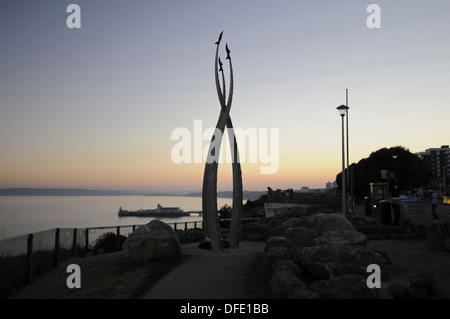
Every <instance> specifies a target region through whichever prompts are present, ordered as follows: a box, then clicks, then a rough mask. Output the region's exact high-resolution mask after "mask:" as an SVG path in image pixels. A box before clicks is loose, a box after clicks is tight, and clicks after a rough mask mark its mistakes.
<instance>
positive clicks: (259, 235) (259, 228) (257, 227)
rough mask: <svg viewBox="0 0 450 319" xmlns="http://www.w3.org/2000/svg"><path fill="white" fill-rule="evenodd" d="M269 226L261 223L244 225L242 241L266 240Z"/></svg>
mask: <svg viewBox="0 0 450 319" xmlns="http://www.w3.org/2000/svg"><path fill="white" fill-rule="evenodd" d="M267 229H268V226H267V225H265V224H261V223H248V224H243V225H242V232H241V240H255V241H260V240H266V239H267V238H268V236H267Z"/></svg>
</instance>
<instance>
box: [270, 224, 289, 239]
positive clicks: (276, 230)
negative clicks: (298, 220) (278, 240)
mask: <svg viewBox="0 0 450 319" xmlns="http://www.w3.org/2000/svg"><path fill="white" fill-rule="evenodd" d="M286 228H287V227H286V226H283V225H279V226H275V227H272V228H269V229H268V230H267V236H268V237H271V236H282V235H283V234H284V231H285V230H286Z"/></svg>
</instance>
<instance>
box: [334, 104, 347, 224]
mask: <svg viewBox="0 0 450 319" xmlns="http://www.w3.org/2000/svg"><path fill="white" fill-rule="evenodd" d="M348 109H349V107H348V106H346V105H341V106H338V107H337V110H338V111H339V114H340V115H341V119H342V214H344V216H345V215H346V212H347V208H346V198H345V197H346V196H345V194H346V192H347V187H346V185H345V181H346V180H345V142H344V135H345V134H344V116H345V114H347V110H348Z"/></svg>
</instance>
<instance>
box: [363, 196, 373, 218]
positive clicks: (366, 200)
mask: <svg viewBox="0 0 450 319" xmlns="http://www.w3.org/2000/svg"><path fill="white" fill-rule="evenodd" d="M364 211H365V213H366V215H372V209H371V207H370V197H364Z"/></svg>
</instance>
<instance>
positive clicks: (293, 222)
mask: <svg viewBox="0 0 450 319" xmlns="http://www.w3.org/2000/svg"><path fill="white" fill-rule="evenodd" d="M305 224H306V220H305V219H304V218H299V217H292V218H289V219H287V220H285V221H284V222H282V223H281V225H282V226H285V227H299V226H304V225H305Z"/></svg>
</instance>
